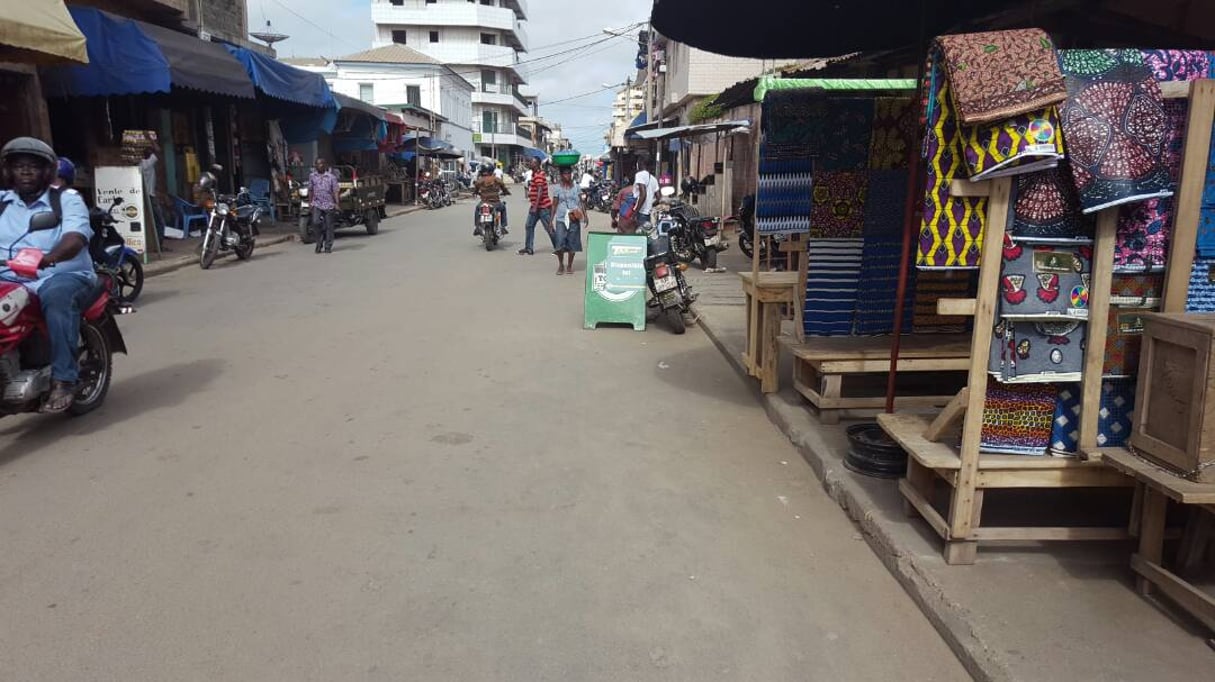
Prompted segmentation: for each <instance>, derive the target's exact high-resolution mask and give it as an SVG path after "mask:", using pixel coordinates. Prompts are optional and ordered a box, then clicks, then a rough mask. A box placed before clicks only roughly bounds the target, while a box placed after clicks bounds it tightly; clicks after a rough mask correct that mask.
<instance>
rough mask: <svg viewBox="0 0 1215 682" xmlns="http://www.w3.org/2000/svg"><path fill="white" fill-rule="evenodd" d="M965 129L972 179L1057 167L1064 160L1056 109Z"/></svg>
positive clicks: (964, 143) (964, 147) (965, 148)
mask: <svg viewBox="0 0 1215 682" xmlns="http://www.w3.org/2000/svg"><path fill="white" fill-rule="evenodd" d="M961 130H962V137H963V145H964V146H963V150H964V151H963V153H964V155H965V157H966V167H967V169H969V174H970V179H971V180H988V179H991V178H998V177H1003V176H1006V175H1019V174H1021V173H1032V172H1034V171H1035V170H1041V169H1044V168H1054V167H1055V166H1058V165H1059V161H1060V160H1061V159H1062V158H1063V136H1062V135H1061V134H1060V132H1061V131H1060V126H1059V114H1058V112H1056V111H1055V108H1054V107H1050V108H1048V109H1041V110H1039V111H1035V112H1031V113H1028V114H1017V115H1016V116H1013V117H1012V118H1007V119H1004V120H1003V121H996V122H994V123H987V124H983V125H978V126H968V125H963V126H962V127H961Z"/></svg>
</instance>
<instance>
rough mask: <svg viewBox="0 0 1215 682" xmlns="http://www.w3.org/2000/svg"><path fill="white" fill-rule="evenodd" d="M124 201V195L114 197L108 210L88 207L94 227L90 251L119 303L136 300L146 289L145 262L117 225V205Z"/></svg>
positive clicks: (95, 264)
mask: <svg viewBox="0 0 1215 682" xmlns="http://www.w3.org/2000/svg"><path fill="white" fill-rule="evenodd" d="M122 203H123V201H122V197H114V201H113V202H112V203H111V204H110V208H109V209H108V210H104V211H103V210H102V209H100V208H97V207H94V208H93V209H92V210H90V211H89V227H91V228H93V239H92V240H91V241H90V242H89V255H90V256H91V257H92V258H93V269H94V270H95V271H96V272H97V274H98V275H108V276H109V279H108V280H107V281H108V282H110V284H111V287H110V296H111V297H113V299H114V300H116V301H118V302H120V303H134V302H135V300H136V299H137V298H139V294H140V293H142V292H143V263H141V262H140V261H141V260H142V259H141V258H140V257H139V253H138V252H137V251H135V249H132V248H131V247H129V246H127V243H126V240H125V239H123V238H122V235H121V234H119V233H118V230H116V229H114V225H115V220H114V209H115V208H118V207H119V206H121V205H122Z"/></svg>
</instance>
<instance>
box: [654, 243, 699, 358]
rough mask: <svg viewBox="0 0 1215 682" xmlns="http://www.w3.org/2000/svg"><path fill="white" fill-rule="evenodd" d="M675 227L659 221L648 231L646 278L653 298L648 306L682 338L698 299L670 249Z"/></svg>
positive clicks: (681, 266)
mask: <svg viewBox="0 0 1215 682" xmlns="http://www.w3.org/2000/svg"><path fill="white" fill-rule="evenodd" d="M673 227H674V223H673V222H672V221H670V220H660V221H658V222H657V223H652V224H651V225H650V227H649V228H648V230H647V231H646V240H647V249H646V259H645V275H646V284H647V285H648V286H649V288H650V293H651V294H652V296H651V298H650V300H649V301H648V302H647V305H648V306H649V307H652V308H658V309H659V310H660V311H662V315H663V316H664V317H665V318H666V320H667V324H668V325H670V327H671V331H673V332H674V333H676V334H682V333H684V332H685V331H686V330H687V325H686V323H685V322H684V319H683V316H684V313H689V312H691V310H692V302H693V301H694V300H695V299H696V296H695V295H694V294H693V293H692V288H691V287H690V286H688V281H687V279H685V278H684V276H683V268H684V267H685V266H683V265H681V264H680V263H679V261H678V260H677V259H676V258H675V253H674V251H673V250H672V248H671V237H670V231H671V229H672V228H673Z"/></svg>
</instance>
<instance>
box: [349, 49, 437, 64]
mask: <svg viewBox="0 0 1215 682" xmlns="http://www.w3.org/2000/svg"><path fill="white" fill-rule="evenodd" d="M334 61H338V62H366V63H370V64H441V63H442V62H440V61H439V60H437V59H433V58H431V57H427V56H426V55H424V54H422V53H421V52H418V51H417V50H415V49H413V48H412V47H406V46H405V45H397V44H393V45H385V46H384V47H377V48H375V49H372V50H366V51H364V52H356V53H354V54H352V55H347V56H345V57H338V58H337V59H335V60H334Z"/></svg>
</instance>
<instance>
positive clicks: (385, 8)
mask: <svg viewBox="0 0 1215 682" xmlns="http://www.w3.org/2000/svg"><path fill="white" fill-rule="evenodd" d="M371 20H372V22H373V23H374V24H375V35H374V37H373V41H374V45H375V47H383V46H387V45H394V44H395V45H407V46H409V47H410V48H412V49H414V50H417V51H418V52H421V53H422V54H425V55H426V56H428V57H431V58H433V59H435V60H437V61H439V62H441V63H442V64H444V65H446V66H448V67H450V68H451V69H453V70H454V71H455V72H456V73H458V74H459V75H461V76H463V77H464V78H466V79H468V81H469V82H471V83H472V84H473V87H474V90H473V94H472V116H473V143H474V145H475V146H476V149H477V151H478V152H479V153H480V155H482V156H492V157H495V158H497V159H499V160H501V161H503V162H504V163H511V162H512V161H514V160H517V158H518V157H519V154H520V152H521V151H522V148H523V147H530V146H531V136H530V135H528V134H527V133H525V132H523V131H522V130H521V129H520V127H519V119H520V118H521V117H524V116H528V115H529V114H530V113H531V112H530V110H529V108H528V104H527V101H526V99H525V98H524V97H523V96H522V95H520V94H519V86H521V85H523V84H524V82H525V79H526V76H527V74H526V73H525V70H524V68H523V66H522V65H520V64H519V63H518V62H519V60H520V55H521V54H523V53H525V52H527V45H528V39H527V32H526V30H525V28H524V23H525V22H526V21H527V0H372V2H371Z"/></svg>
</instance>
